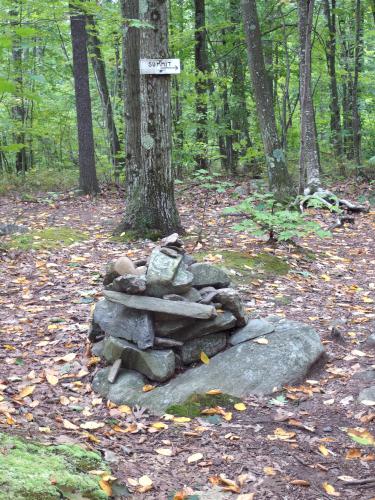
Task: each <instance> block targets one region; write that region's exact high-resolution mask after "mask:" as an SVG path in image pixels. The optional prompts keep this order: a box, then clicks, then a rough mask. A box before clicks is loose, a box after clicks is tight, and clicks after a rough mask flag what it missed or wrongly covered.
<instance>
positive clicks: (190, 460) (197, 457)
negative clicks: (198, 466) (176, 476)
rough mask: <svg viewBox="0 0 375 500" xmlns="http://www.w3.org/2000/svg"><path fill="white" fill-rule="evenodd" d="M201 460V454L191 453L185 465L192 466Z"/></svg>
mask: <svg viewBox="0 0 375 500" xmlns="http://www.w3.org/2000/svg"><path fill="white" fill-rule="evenodd" d="M202 458H203V455H202V453H193V455H190V457H188V459H187V463H188V464H193V463H195V462H199V461H200V460H202Z"/></svg>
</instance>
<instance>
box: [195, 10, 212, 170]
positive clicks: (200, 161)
mask: <svg viewBox="0 0 375 500" xmlns="http://www.w3.org/2000/svg"><path fill="white" fill-rule="evenodd" d="M194 5H195V70H196V79H197V80H196V84H195V91H196V96H197V97H196V99H197V100H196V106H195V111H196V114H197V132H196V140H197V143H198V146H199V149H201V150H202V152H201V153H199V154H198V155H197V157H196V165H197V168H203V169H207V168H208V158H207V155H208V151H207V149H208V130H207V108H208V106H207V100H208V92H207V90H208V83H207V78H208V72H209V63H208V49H207V34H206V12H205V0H194Z"/></svg>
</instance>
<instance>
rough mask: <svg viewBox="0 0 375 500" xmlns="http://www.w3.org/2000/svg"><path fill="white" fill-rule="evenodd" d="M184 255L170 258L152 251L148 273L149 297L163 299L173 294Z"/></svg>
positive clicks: (157, 250) (158, 250)
mask: <svg viewBox="0 0 375 500" xmlns="http://www.w3.org/2000/svg"><path fill="white" fill-rule="evenodd" d="M181 261H182V255H178V254H176V257H170V256H169V255H166V254H165V253H163V252H161V251H160V248H155V249H154V250H153V251H152V254H151V257H150V262H149V264H148V269H147V273H146V280H147V295H150V296H152V297H162V296H163V295H165V294H167V293H171V290H170V288H171V285H172V281H173V280H174V278H175V276H176V274H177V270H178V268H179V266H180V264H181Z"/></svg>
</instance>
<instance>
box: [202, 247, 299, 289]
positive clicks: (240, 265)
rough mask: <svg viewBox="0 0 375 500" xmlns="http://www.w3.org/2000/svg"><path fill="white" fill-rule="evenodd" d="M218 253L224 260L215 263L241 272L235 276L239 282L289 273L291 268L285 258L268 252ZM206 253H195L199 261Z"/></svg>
mask: <svg viewBox="0 0 375 500" xmlns="http://www.w3.org/2000/svg"><path fill="white" fill-rule="evenodd" d="M218 253H220V255H222V260H221V261H219V262H217V263H216V262H215V263H214V265H216V266H218V267H221V268H223V269H228V270H230V269H233V270H234V271H236V272H237V273H239V274H240V275H236V276H233V281H235V282H236V281H237V282H239V283H242V282H245V281H247V279H248V278H253V277H255V276H257V275H262V276H265V275H266V276H267V275H268V276H277V275H284V274H288V272H289V269H290V268H289V264H288V263H287V262H285V260H283V259H281V258H279V257H276V256H275V255H270V254H268V253H259V254H258V255H256V256H255V257H254V256H252V255H249V253H247V252H231V251H229V250H225V251H223V252H218ZM206 255H207V253H203V252H198V253H197V254H194V257H195V258H196V259H197V260H199V261H203V260H204V258H205V257H206Z"/></svg>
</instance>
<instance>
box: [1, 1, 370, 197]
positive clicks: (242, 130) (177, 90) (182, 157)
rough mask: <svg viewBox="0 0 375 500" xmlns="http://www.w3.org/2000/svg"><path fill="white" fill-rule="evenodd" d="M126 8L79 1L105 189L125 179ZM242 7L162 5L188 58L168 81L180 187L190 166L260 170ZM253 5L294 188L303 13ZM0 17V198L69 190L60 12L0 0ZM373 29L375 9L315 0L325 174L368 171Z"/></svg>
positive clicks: (315, 66) (68, 74) (70, 136)
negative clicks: (19, 191)
mask: <svg viewBox="0 0 375 500" xmlns="http://www.w3.org/2000/svg"><path fill="white" fill-rule="evenodd" d="M122 3H123V5H120V4H121V2H117V1H110V0H102V1H85V2H81V3H80V5H79V8H80V9H81V10H82V12H84V14H85V18H86V28H87V33H88V53H89V60H90V62H91V65H90V94H91V100H92V114H93V127H94V138H95V163H96V169H97V172H98V176H99V179H100V181H101V182H102V183H103V182H105V183H109V182H113V181H115V180H116V181H120V182H121V183H123V182H124V180H125V168H124V154H125V131H124V128H125V125H124V123H125V120H124V109H125V113H126V110H127V103H126V102H124V100H125V101H126V99H124V85H126V61H125V58H124V57H123V35H124V33H125V32H126V30H127V27H128V26H129V25H130V26H135V27H137V26H142V22H140V21H138V20H129V19H126V18H124V16H123V15H122V14H121V12H122V13H124V12H125V13H126V5H125V4H127V3H128V2H125V1H123V2H122ZM130 3H131V2H130ZM245 3H246V2H245ZM247 3H248V4H253V3H254V2H247ZM240 4H241V2H240V0H230V1H227V2H223V1H222V0H195V1H192V0H170V6H169V7H170V8H169V32H170V39H169V46H170V55H171V57H176V58H180V59H181V62H182V72H181V74H180V75H178V76H175V77H172V111H173V144H174V146H173V161H172V164H173V168H174V171H175V174H176V176H177V178H178V179H184V178H185V179H186V178H191V176H192V175H193V174H194V172H196V171H197V169H210V170H214V171H216V172H220V173H225V174H230V175H237V174H248V175H249V176H251V177H259V176H262V175H264V173H265V158H264V150H263V144H262V139H261V134H260V130H259V122H258V118H257V111H256V105H255V101H254V95H253V85H252V83H251V79H250V75H249V67H248V60H247V50H246V42H245V34H244V27H243V22H242V17H243V15H242V11H241V5H240ZM256 4H257V9H258V15H259V20H260V26H261V33H262V42H263V52H264V61H265V64H266V70H267V76H268V80H269V82H268V83H269V85H270V87H271V88H272V99H273V106H274V110H275V117H276V124H277V129H278V134H279V137H280V141H281V145H282V148H283V149H284V150H285V151H286V155H287V160H288V166H289V170H290V172H291V173H292V174H293V176H294V177H295V179H296V183H297V182H298V181H297V171H298V166H297V165H298V157H299V150H300V136H299V135H300V133H299V115H300V109H299V50H300V40H299V33H298V10H297V4H296V2H293V1H289V0H271V1H267V2H265V1H258V2H256ZM121 7H122V9H121ZM0 10H1V19H2V21H1V25H2V34H1V37H0V123H1V127H0V176H1V187H0V189H1V190H2V191H3V192H4V191H6V190H9V189H11V188H12V187H17V186H18V185H21V184H24V187H25V188H27V189H29V188H36V189H38V188H39V187H40V188H42V189H47V190H55V189H59V190H61V188H64V187H65V188H71V187H73V186H75V185H77V183H78V151H77V131H76V108H75V104H74V81H73V62H72V43H71V32H70V22H69V15H70V13H69V5H68V2H66V1H61V0H57V1H54V2H44V1H42V0H32V1H31V0H1V2H0ZM374 23H375V2H374V1H373V0H319V1H316V2H315V9H314V18H313V26H312V84H311V85H312V93H313V104H314V113H315V120H316V129H317V137H318V144H319V154H320V162H321V167H322V173H323V174H324V175H326V176H335V177H336V178H337V177H338V176H341V177H342V178H344V177H346V176H347V175H351V174H352V173H353V172H355V173H356V174H358V173H359V171H361V172H362V171H365V169H364V168H363V166H365V165H366V164H367V165H368V164H371V161H372V162H374V160H371V158H372V157H373V156H374V143H375V124H374V120H373V116H374V106H375V87H374V82H373V75H374V70H375V59H374V45H375V35H374ZM364 175H366V174H364Z"/></svg>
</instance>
